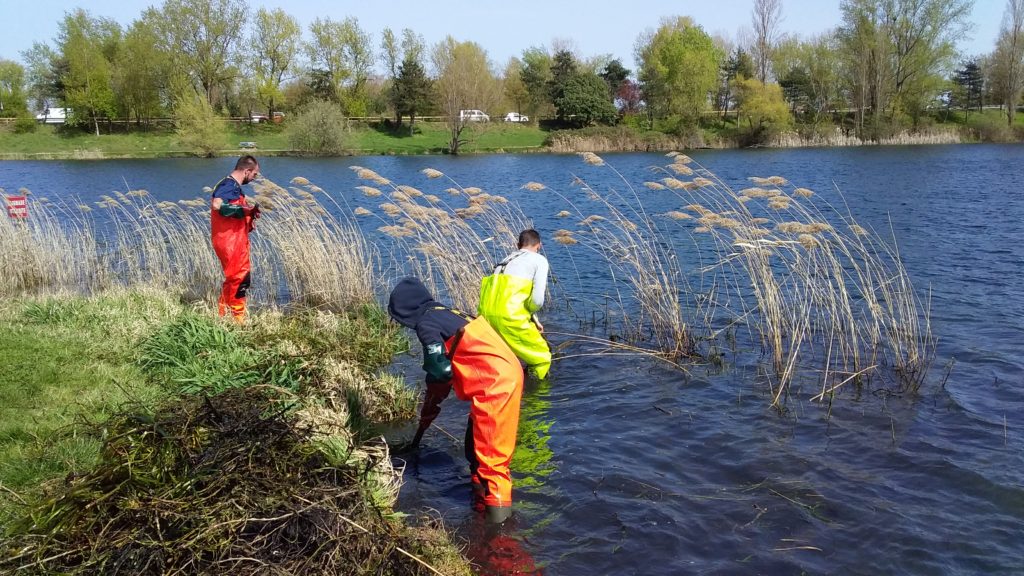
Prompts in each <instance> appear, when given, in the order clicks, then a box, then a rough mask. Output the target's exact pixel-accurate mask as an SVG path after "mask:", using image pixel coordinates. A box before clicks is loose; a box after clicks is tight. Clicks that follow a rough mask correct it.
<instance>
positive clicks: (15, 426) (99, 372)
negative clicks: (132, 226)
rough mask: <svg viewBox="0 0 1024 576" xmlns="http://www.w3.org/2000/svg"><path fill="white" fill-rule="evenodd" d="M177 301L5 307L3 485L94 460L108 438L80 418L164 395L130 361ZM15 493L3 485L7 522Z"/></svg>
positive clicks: (22, 488) (1, 320)
mask: <svg viewBox="0 0 1024 576" xmlns="http://www.w3.org/2000/svg"><path fill="white" fill-rule="evenodd" d="M177 309H178V308H177V306H176V305H175V304H173V303H172V302H170V301H169V300H167V299H166V298H165V297H161V296H158V295H146V294H142V293H137V294H122V295H115V296H108V297H103V298H98V299H93V300H83V299H78V298H75V299H72V300H66V299H56V298H53V299H43V300H16V301H9V302H8V303H7V304H5V305H4V306H3V307H2V308H0V357H2V358H3V359H4V362H3V363H4V369H3V370H0V484H2V485H3V486H4V487H5V488H7V489H9V490H13V491H15V492H19V493H23V492H26V491H31V490H33V489H35V488H36V487H38V486H39V485H40V484H42V483H44V482H46V481H48V480H52V479H54V478H59V477H62V476H64V475H66V474H68V473H69V472H75V473H77V472H81V471H83V470H86V469H88V468H89V467H91V466H92V465H93V464H94V463H95V461H96V459H97V457H98V455H99V448H100V440H99V439H98V438H95V437H90V436H83V435H82V434H80V433H79V432H78V431H77V429H76V428H77V427H76V423H77V422H80V421H82V420H88V421H93V422H96V421H102V420H105V419H106V417H107V416H109V415H110V414H111V413H112V412H113V411H114V410H115V409H116V408H117V407H118V406H120V405H122V404H123V403H125V402H127V401H129V400H137V401H142V402H149V401H152V400H154V399H155V398H157V397H158V396H160V395H161V394H162V392H161V391H160V389H159V388H158V387H157V386H155V385H153V384H150V383H147V382H146V380H145V378H144V377H143V376H142V374H141V373H140V372H139V370H138V369H136V368H135V367H133V365H132V364H131V363H130V362H127V361H126V359H127V358H128V357H129V356H130V355H131V354H132V348H133V342H134V340H135V338H136V337H137V336H138V335H139V334H140V333H142V332H144V331H146V330H148V329H149V326H151V325H153V324H155V323H156V322H159V321H161V320H162V319H163V318H166V317H167V315H168V314H173V313H176V312H177ZM16 501H17V500H16V498H15V497H13V496H12V495H11V494H10V493H9V492H7V491H6V490H5V491H3V492H2V493H0V524H3V520H4V519H5V518H6V517H7V516H9V515H10V514H11V513H12V512H13V511H14V505H15V503H16Z"/></svg>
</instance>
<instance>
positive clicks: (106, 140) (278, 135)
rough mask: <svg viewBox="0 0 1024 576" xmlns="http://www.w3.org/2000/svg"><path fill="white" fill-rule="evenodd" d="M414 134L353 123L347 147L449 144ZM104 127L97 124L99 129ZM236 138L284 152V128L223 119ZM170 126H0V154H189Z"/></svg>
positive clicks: (530, 143)
mask: <svg viewBox="0 0 1024 576" xmlns="http://www.w3.org/2000/svg"><path fill="white" fill-rule="evenodd" d="M416 128H417V133H416V134H415V135H413V136H408V135H406V134H402V133H389V132H385V131H378V130H376V129H373V128H368V127H365V126H356V127H353V129H352V132H351V141H350V145H349V147H350V148H351V149H352V150H353V151H354V152H355V153H358V154H438V153H441V152H443V151H444V150H445V149H446V148H447V147H448V130H447V128H446V126H445V124H443V123H440V122H431V123H427V122H418V123H417V124H416ZM102 131H103V128H102V127H101V132H102ZM463 134H464V137H465V138H466V139H468V140H469V143H468V144H466V145H465V147H464V151H466V152H489V151H496V150H508V151H512V150H522V149H529V148H539V147H540V146H541V145H542V144H543V142H544V138H545V136H546V133H545V132H544V131H542V130H540V129H539V128H537V127H534V126H519V125H505V124H503V123H496V122H492V123H490V124H486V125H484V124H481V125H472V126H470V127H469V128H467V129H466V131H465V132H464V133H463ZM240 142H256V145H257V148H256V149H255V150H253V152H254V153H256V154H260V153H261V152H262V153H269V154H275V153H289V152H290V151H291V149H292V148H291V145H290V144H289V143H288V136H287V133H286V132H285V127H284V126H280V125H264V124H235V123H226V124H225V127H224V132H223V137H222V138H221V139H220V143H219V144H218V147H219V148H220V153H221V154H223V155H234V154H238V153H239V152H240V151H241V150H240V149H239V147H238V145H239V143H240ZM189 155H190V152H189V151H188V150H187V149H185V148H184V147H182V146H181V144H180V143H179V142H178V138H177V136H176V135H175V134H174V132H173V130H170V129H167V128H160V129H153V130H150V131H137V132H130V133H126V134H121V133H115V134H101V135H100V136H96V135H94V134H92V133H90V132H85V131H82V130H74V129H60V128H58V127H56V126H39V127H38V128H37V129H36V131H35V132H33V133H31V134H15V133H14V132H13V131H11V130H9V129H5V128H2V127H0V159H5V158H6V159H29V158H54V159H61V158H148V157H168V156H189Z"/></svg>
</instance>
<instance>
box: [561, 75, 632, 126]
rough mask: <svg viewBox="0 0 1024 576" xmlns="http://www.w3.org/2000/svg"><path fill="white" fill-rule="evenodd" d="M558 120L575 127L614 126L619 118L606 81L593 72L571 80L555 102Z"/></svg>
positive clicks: (576, 76)
mask: <svg viewBox="0 0 1024 576" xmlns="http://www.w3.org/2000/svg"><path fill="white" fill-rule="evenodd" d="M555 109H556V110H557V111H558V118H559V119H560V120H563V121H565V122H569V123H571V124H573V125H575V126H590V125H592V124H613V123H614V122H615V118H616V116H617V111H616V110H615V106H614V105H613V104H612V102H611V100H610V99H609V97H608V84H607V83H606V81H605V79H603V78H601V77H600V76H598V75H597V74H594V73H593V72H583V73H579V74H576V75H574V76H573V77H571V78H569V79H568V80H567V81H566V83H565V86H564V88H563V90H562V94H561V96H559V97H558V99H557V100H556V101H555Z"/></svg>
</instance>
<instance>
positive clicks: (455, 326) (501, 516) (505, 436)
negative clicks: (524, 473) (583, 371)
mask: <svg viewBox="0 0 1024 576" xmlns="http://www.w3.org/2000/svg"><path fill="white" fill-rule="evenodd" d="M388 314H390V315H391V317H392V318H393V319H394V320H395V321H396V322H398V323H399V324H401V325H402V326H405V327H406V328H411V329H413V330H414V331H415V332H416V336H417V338H419V341H420V343H421V344H423V370H425V371H426V373H427V377H426V380H427V390H426V396H425V398H424V400H423V407H422V408H421V409H420V426H419V430H418V431H417V432H416V437H415V438H414V439H413V442H412V444H413V446H416V445H417V444H418V443H419V439H420V437H422V435H423V432H424V431H425V430H426V429H427V428H428V427H429V426H430V424H431V422H433V421H434V418H436V417H437V415H438V414H440V413H441V402H442V401H443V400H444V399H445V398H447V397H448V393H449V392H451V389H452V387H453V386H454V387H455V395H456V396H457V397H458V398H459V399H460V400H468V401H469V402H470V406H469V425H468V426H467V428H466V459H467V460H469V470H470V480H471V481H472V483H473V492H474V494H475V496H477V497H478V498H480V499H482V500H483V504H484V511H485V512H486V515H487V521H488V522H491V523H501V522H504V521H505V520H506V519H508V518H509V516H511V515H512V472H511V469H510V464H511V462H512V453H513V452H515V449H516V430H517V427H518V426H519V400H520V399H521V397H522V394H523V369H522V367H521V366H520V365H519V360H518V359H516V355H515V354H513V353H512V350H509V347H508V346H507V345H506V344H505V342H504V341H503V340H502V339H501V336H499V335H498V334H497V333H496V332H495V331H494V329H493V328H491V325H490V324H488V323H487V321H486V320H484V319H483V318H479V317H478V318H472V317H470V316H467V315H466V314H463V313H461V312H459V311H458V310H453V309H451V308H449V307H447V306H444V305H443V304H441V303H440V302H437V301H435V300H434V297H433V295H431V293H430V291H429V290H428V289H427V287H426V286H424V285H423V283H422V282H420V281H419V279H417V278H405V279H403V280H402V281H401V282H399V283H398V284H397V285H395V288H394V290H392V291H391V297H390V298H389V300H388Z"/></svg>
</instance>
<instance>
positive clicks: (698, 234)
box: [0, 153, 933, 405]
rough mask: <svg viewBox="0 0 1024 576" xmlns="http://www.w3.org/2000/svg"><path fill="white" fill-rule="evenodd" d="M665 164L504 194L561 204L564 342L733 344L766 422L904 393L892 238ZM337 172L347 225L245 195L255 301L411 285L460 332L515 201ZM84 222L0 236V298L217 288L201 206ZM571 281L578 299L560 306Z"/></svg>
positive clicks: (326, 210)
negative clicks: (771, 413) (251, 223)
mask: <svg viewBox="0 0 1024 576" xmlns="http://www.w3.org/2000/svg"><path fill="white" fill-rule="evenodd" d="M668 158H669V161H668V163H667V164H665V165H659V166H654V167H652V168H651V177H650V179H649V180H648V181H647V182H644V184H643V185H642V186H634V185H632V184H631V183H630V181H629V180H628V179H627V178H625V177H624V176H623V175H622V174H620V173H618V172H617V171H616V170H615V168H614V167H612V166H609V165H608V164H607V163H605V161H604V160H603V159H602V158H601V157H599V156H597V155H595V154H592V153H584V154H581V159H582V161H583V163H584V164H585V165H586V168H585V170H603V171H610V172H611V174H612V176H613V181H614V182H617V183H618V184H616V185H614V186H610V187H608V189H598V188H595V187H593V186H591V185H590V184H589V183H588V182H587V181H586V179H585V178H584V177H581V176H575V178H574V181H573V187H572V188H570V189H556V188H552V187H550V186H549V185H547V184H545V183H542V182H535V181H529V182H526V183H524V184H523V185H522V186H521V187H520V188H519V190H518V191H516V192H515V194H518V195H529V194H545V195H549V196H553V197H555V198H558V199H559V200H560V201H561V202H562V203H563V206H560V207H558V208H556V210H557V213H553V214H552V216H554V217H556V218H557V219H558V222H559V225H560V226H561V228H560V229H559V230H557V231H556V232H552V233H548V232H545V237H546V238H549V239H550V240H551V241H549V242H547V243H546V244H547V245H548V246H549V247H550V248H548V250H552V249H557V250H561V251H564V254H565V256H566V258H567V259H568V261H569V262H570V263H571V267H570V269H569V270H561V271H559V270H556V271H555V272H556V273H559V276H558V280H559V281H558V282H556V283H555V286H553V288H555V290H557V291H559V292H562V293H563V294H562V299H563V302H561V303H564V304H566V306H567V309H568V310H569V311H570V313H571V314H574V315H575V316H576V317H577V318H578V319H580V321H581V325H585V324H587V323H588V322H587V321H586V319H587V318H588V317H589V318H590V321H589V325H590V326H591V327H597V325H598V323H599V320H597V319H598V318H599V317H600V318H602V319H603V324H604V326H605V327H606V328H607V334H606V337H607V338H608V339H609V340H618V341H619V342H624V343H626V344H628V345H629V346H632V347H633V348H634V349H637V350H639V349H644V350H646V351H648V352H650V353H657V354H661V355H663V356H664V357H665V358H667V359H669V360H670V361H672V362H673V363H676V364H679V363H680V361H682V360H684V359H686V358H693V359H696V360H698V361H699V360H700V359H701V358H704V359H712V360H715V361H721V359H722V356H721V350H722V349H724V348H726V347H727V346H732V347H733V348H735V347H736V339H737V337H738V336H740V335H744V334H747V335H749V338H748V339H747V341H748V342H749V343H750V345H751V346H752V347H754V348H757V347H759V348H760V350H761V352H762V354H763V357H764V360H765V364H766V367H767V368H768V369H767V370H765V372H764V374H765V377H766V380H767V382H768V385H769V387H770V391H771V394H770V395H771V401H772V404H773V405H781V404H782V403H784V402H785V400H786V398H787V396H788V395H789V393H790V392H791V389H792V387H791V386H792V384H793V383H794V382H799V383H800V386H801V389H803V386H804V385H806V384H807V383H808V382H814V383H815V384H814V391H813V394H812V395H810V397H811V398H814V399H817V400H830V399H831V398H832V397H833V395H834V394H835V393H836V392H837V391H839V390H842V389H843V388H844V387H846V386H847V385H848V384H850V383H860V382H865V381H867V379H868V378H873V377H876V376H883V375H884V376H886V377H888V375H889V374H892V375H894V376H895V378H896V382H898V385H899V386H900V387H904V388H908V389H916V388H917V387H918V386H920V385H921V383H922V382H923V379H924V377H925V375H926V373H927V371H928V368H929V367H930V364H931V360H932V357H933V342H932V338H931V333H930V327H929V324H928V310H927V307H926V305H925V303H923V302H922V301H921V300H920V299H919V297H918V295H917V293H916V292H915V290H914V287H913V285H912V283H911V281H910V278H909V275H908V274H907V271H906V269H905V268H904V266H903V263H902V261H901V259H900V254H899V252H898V250H897V249H896V248H895V241H894V239H893V238H891V237H889V238H886V237H884V236H882V235H881V234H879V233H877V232H876V231H874V230H870V229H869V228H868V227H865V226H863V225H861V224H859V223H858V222H857V221H856V219H855V218H854V216H853V213H852V210H850V208H849V207H847V206H846V204H845V201H844V200H843V199H842V197H841V195H834V194H829V196H830V197H832V198H836V200H835V201H834V202H830V201H829V200H828V199H827V198H824V197H823V195H821V194H819V193H816V192H815V191H812V190H810V189H808V188H804V187H800V186H797V185H795V184H793V183H791V182H789V181H787V180H786V179H785V178H783V177H780V176H773V175H764V176H757V177H751V178H750V180H749V185H747V186H746V187H744V188H742V189H739V190H737V189H734V188H732V187H730V186H729V185H728V184H726V183H725V182H723V181H722V180H721V179H720V178H719V177H718V176H717V175H715V174H714V173H713V172H711V171H710V170H708V169H706V168H705V167H703V166H700V165H699V164H698V163H696V162H694V161H693V160H692V159H690V158H689V157H687V156H686V155H684V154H678V153H670V154H669V155H668ZM352 170H353V172H354V174H355V177H356V178H357V179H358V180H359V181H360V182H359V184H358V185H357V186H356V190H357V191H358V192H357V195H356V196H355V197H356V198H358V202H355V203H356V204H362V205H359V206H356V205H349V204H348V200H345V199H344V197H345V195H340V196H338V198H339V200H334V199H333V197H332V196H329V195H328V194H327V193H325V192H323V190H322V189H320V188H319V187H317V186H315V185H314V184H312V183H310V182H309V181H308V180H307V179H305V178H301V177H298V178H296V179H293V180H292V182H291V185H290V186H288V187H284V186H278V185H276V184H274V183H273V182H269V181H261V182H258V183H257V184H256V190H257V195H256V200H257V201H259V202H260V203H261V205H262V206H263V207H264V208H265V211H264V214H265V215H264V217H263V218H262V219H260V220H259V221H258V223H257V231H256V233H254V234H253V236H252V238H253V242H254V248H253V255H254V265H253V267H254V279H255V280H256V284H255V286H254V290H253V292H254V293H255V294H257V295H259V296H261V297H262V298H263V299H264V300H269V301H275V302H277V301H300V302H304V303H307V304H312V305H314V306H318V307H331V306H338V307H342V308H343V307H346V306H351V305H353V304H356V305H358V304H359V303H361V302H370V301H372V300H373V299H374V294H375V293H380V292H382V291H384V290H386V287H388V286H390V285H391V284H393V281H394V279H395V277H396V276H399V275H405V274H415V275H417V276H419V277H421V278H422V279H423V280H424V281H425V282H426V283H427V285H428V286H429V287H430V288H431V289H432V290H433V292H434V294H435V295H436V296H437V297H438V298H439V299H441V300H444V301H447V302H451V303H452V304H453V305H454V306H455V307H457V308H460V309H463V310H466V311H468V312H473V311H475V310H476V305H477V298H478V290H479V285H480V284H479V283H480V279H481V278H482V277H484V276H486V275H487V274H489V273H490V272H491V270H492V267H493V265H494V264H495V262H496V261H497V260H498V259H499V258H501V257H503V256H504V255H505V254H507V253H508V252H509V251H511V250H512V248H513V247H514V245H515V240H516V235H517V234H518V232H519V231H520V230H522V229H525V228H529V227H532V222H531V220H530V219H529V218H528V217H527V215H526V214H525V213H524V211H523V210H522V209H521V208H520V206H519V204H518V202H517V201H516V196H515V195H512V194H510V196H511V197H512V199H511V200H510V199H509V198H507V197H504V196H500V195H496V194H491V193H489V192H487V191H485V190H482V189H480V188H478V187H472V186H463V185H462V184H460V183H459V182H456V181H455V180H453V179H451V178H450V177H448V176H447V175H446V174H444V173H443V172H441V171H439V170H436V169H432V168H427V169H424V170H422V171H421V173H422V175H423V177H424V179H423V181H421V182H415V183H398V182H393V181H392V180H390V179H389V178H387V177H385V176H383V175H381V174H378V173H377V172H375V171H373V170H371V169H368V168H364V167H360V166H355V167H352ZM652 194H658V195H661V196H662V199H664V198H674V199H676V200H677V203H676V206H675V207H673V208H672V209H670V210H667V211H665V212H664V213H651V212H649V211H648V210H647V208H646V207H645V198H646V197H648V196H649V195H652ZM339 202H340V203H339ZM34 203H35V202H34ZM100 204H101V205H100V206H96V207H95V208H92V207H90V208H92V210H91V211H79V210H78V209H77V208H76V207H67V206H57V205H53V204H46V205H44V206H39V207H36V206H33V210H32V213H33V217H32V218H31V219H30V221H29V222H22V223H19V222H13V221H9V220H5V221H3V222H2V223H0V241H2V242H4V245H9V246H16V247H18V249H16V250H8V251H6V252H4V253H3V255H2V256H0V259H2V260H0V263H2V264H3V265H4V268H5V269H9V270H15V271H16V273H15V274H12V275H8V276H5V277H4V278H3V280H2V284H0V293H4V294H12V293H22V292H29V291H33V290H40V289H44V288H69V287H84V288H86V289H89V290H93V289H97V288H102V287H104V286H107V285H110V284H116V283H154V282H155V283H164V284H165V285H179V286H191V287H193V290H194V291H195V292H196V293H197V296H201V297H204V298H207V299H209V300H210V301H212V300H214V299H215V298H216V292H217V289H218V287H219V284H220V274H219V272H220V268H219V265H218V263H217V262H216V259H215V257H214V255H213V251H212V249H210V247H209V240H208V237H209V231H208V230H209V229H208V219H209V216H208V208H206V206H207V200H206V198H203V197H200V198H197V199H196V200H192V201H182V202H178V203H167V202H155V201H154V200H152V199H151V198H150V197H149V196H148V195H146V194H144V193H136V192H129V193H127V194H114V195H113V196H108V197H105V198H104V199H103V201H102V202H100ZM647 204H650V202H647ZM36 208H38V209H36ZM104 210H105V211H108V213H109V214H110V215H111V217H113V221H114V230H115V232H114V233H113V234H107V235H103V236H100V235H98V233H97V232H95V231H96V230H98V229H99V228H98V227H97V226H96V214H97V211H104ZM101 213H102V212H101ZM357 218H358V219H360V221H361V223H362V224H361V225H362V230H365V229H368V228H373V227H376V229H377V231H378V232H379V233H380V234H382V235H383V236H382V237H377V238H374V239H373V240H372V241H371V240H369V239H368V238H367V237H366V236H365V235H364V234H363V232H361V228H359V227H357V225H356V224H355V220H356V219H357ZM374 221H376V226H374ZM548 234H550V236H548ZM890 236H891V235H890ZM577 261H579V262H585V266H584V269H585V270H586V272H585V274H586V275H587V276H588V278H589V279H588V282H590V284H589V285H590V286H594V285H595V281H594V280H593V277H594V274H599V275H600V274H607V276H606V280H603V281H599V282H596V284H597V285H599V286H600V287H599V288H598V292H597V293H587V292H586V290H585V289H584V288H583V285H584V281H583V280H582V277H583V275H584V273H582V272H581V268H580V266H578V265H577ZM573 275H575V280H576V282H577V287H578V288H579V289H578V290H570V289H568V286H562V285H564V284H567V283H571V281H572V276H573ZM560 287H561V288H560ZM570 294H571V296H572V299H571V301H570V298H569V295H570ZM883 367H885V368H888V370H881V368H883ZM798 375H799V376H800V377H799V378H798Z"/></svg>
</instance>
